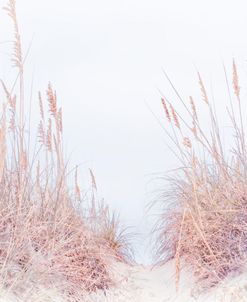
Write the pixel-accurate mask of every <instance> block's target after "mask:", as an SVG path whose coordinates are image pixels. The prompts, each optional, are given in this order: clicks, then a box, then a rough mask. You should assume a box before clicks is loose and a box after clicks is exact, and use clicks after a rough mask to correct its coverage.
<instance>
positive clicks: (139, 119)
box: [0, 0, 247, 263]
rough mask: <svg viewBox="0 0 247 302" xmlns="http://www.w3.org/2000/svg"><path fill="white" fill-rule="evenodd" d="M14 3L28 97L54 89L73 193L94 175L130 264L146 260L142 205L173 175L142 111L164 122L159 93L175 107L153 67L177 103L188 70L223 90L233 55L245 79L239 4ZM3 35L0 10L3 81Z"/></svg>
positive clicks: (189, 79) (189, 85) (191, 78)
mask: <svg viewBox="0 0 247 302" xmlns="http://www.w3.org/2000/svg"><path fill="white" fill-rule="evenodd" d="M16 2H17V11H18V17H19V24H20V28H21V33H22V40H23V46H24V50H25V51H27V49H28V47H29V45H31V49H30V52H29V54H28V59H27V63H26V73H27V75H28V76H29V77H30V78H32V79H33V83H34V84H33V86H34V89H33V90H34V91H38V90H43V91H44V90H45V88H46V86H47V83H48V82H49V81H50V82H51V83H52V84H53V86H54V88H55V89H56V90H57V95H58V99H59V103H60V104H61V105H62V107H63V112H64V114H63V115H64V128H65V145H66V152H67V155H68V157H70V160H71V164H81V168H80V169H81V180H82V186H83V181H84V180H85V178H86V176H85V175H87V173H88V168H91V169H93V171H94V174H95V177H96V181H97V184H98V188H99V194H100V196H102V197H104V199H105V200H106V202H107V203H109V205H110V206H111V208H112V209H113V210H114V211H116V212H117V213H119V214H120V217H121V219H122V221H123V223H125V224H127V225H130V226H132V227H133V228H132V229H133V231H134V232H135V233H139V236H138V239H137V240H136V244H135V249H136V254H137V260H138V261H139V262H142V263H146V262H149V261H150V259H151V248H150V243H149V239H147V238H149V236H148V234H149V232H150V231H151V229H152V224H153V222H154V221H155V215H154V214H155V213H154V212H153V213H152V212H149V213H147V212H146V211H147V205H148V204H149V203H150V202H151V201H152V200H154V199H155V196H156V193H157V191H156V190H158V189H162V187H161V184H159V185H157V184H156V182H155V180H156V179H157V178H158V176H160V175H164V176H165V175H166V173H167V171H169V170H170V169H174V168H177V167H178V162H177V161H176V159H175V158H174V156H173V155H172V154H171V152H170V151H169V148H168V146H167V144H169V141H168V139H167V137H166V135H165V133H164V131H163V130H162V129H161V127H160V125H159V123H157V120H156V118H155V117H154V115H153V114H152V112H151V111H153V112H154V114H155V116H156V117H157V118H158V120H159V121H160V122H161V123H163V122H164V116H163V112H162V107H161V104H160V92H159V90H161V91H162V92H163V93H165V95H169V96H170V97H171V98H174V101H175V102H176V100H175V97H174V95H173V94H172V91H171V87H170V86H169V84H168V82H167V80H166V79H165V77H164V74H163V72H162V69H165V70H166V71H167V72H168V74H169V75H170V77H171V79H172V80H173V82H174V84H175V86H176V87H177V89H178V90H179V91H181V93H182V95H183V96H185V97H188V96H189V95H191V94H195V95H196V96H198V95H199V93H198V87H197V86H198V85H197V84H198V80H197V75H196V71H197V70H200V72H201V73H202V74H203V76H204V78H205V81H206V83H208V86H210V87H211V86H213V87H214V89H215V90H216V91H219V90H221V88H222V90H224V83H223V82H224V81H223V70H222V62H224V63H225V64H226V66H227V67H229V66H231V60H232V58H233V57H235V58H236V59H237V61H238V64H239V68H240V70H241V71H242V72H243V76H246V67H247V66H246V64H247V61H246V59H247V38H246V28H247V18H246V17H247V4H246V1H239V0H235V1H232V0H228V1H227V0H225V1H222V0H218V1H215V0H214V1H212V0H208V1H202V0H196V1H194V0H187V1H181V0H173V1H168V0H131V1H130V0H125V1H118V0H105V1H100V0H90V1H89V0H88V1H86V0H70V1H64V0H52V1H51V0H36V1H33V0H32V1H31V0H17V1H16ZM5 4H6V1H5V0H1V1H0V5H1V6H4V5H5ZM11 35H12V31H11V23H10V21H9V20H8V18H6V16H5V12H4V11H2V12H1V13H0V56H1V58H2V59H1V62H0V67H1V75H2V76H3V78H8V76H9V75H10V74H11V70H10V68H9V61H8V60H9V58H10V54H9V53H8V52H7V51H6V50H5V46H6V41H8V40H10V39H11ZM1 37H2V38H1ZM1 42H2V43H1ZM245 80H246V79H245ZM212 83H213V84H212ZM26 89H27V90H28V89H30V90H31V87H30V88H29V87H26ZM218 100H219V101H218V105H219V106H220V105H221V102H222V98H221V97H219V99H218ZM34 102H35V100H34ZM178 106H179V105H178Z"/></svg>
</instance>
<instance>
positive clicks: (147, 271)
mask: <svg viewBox="0 0 247 302" xmlns="http://www.w3.org/2000/svg"><path fill="white" fill-rule="evenodd" d="M119 272H121V278H122V279H121V280H119V285H118V286H117V287H116V288H115V289H113V290H111V291H108V292H107V293H106V296H105V295H103V294H97V295H93V296H92V297H91V298H92V300H91V299H90V300H88V301H93V302H118V301H119V302H132V301H133V302H174V301H175V302H196V301H197V302H243V301H244V302H247V273H246V274H242V275H241V276H238V277H235V278H232V279H230V280H227V281H225V282H224V284H221V285H220V286H218V287H217V288H214V289H211V290H209V291H207V292H206V293H204V294H200V293H199V292H198V291H197V289H196V288H197V287H196V285H195V282H194V278H193V276H192V274H191V273H190V272H189V271H188V270H187V271H184V272H183V273H182V274H181V280H180V287H179V291H178V292H176V288H175V266H174V262H170V263H168V264H167V265H165V266H164V267H162V268H154V269H152V268H149V267H143V266H136V267H131V268H129V267H126V266H124V265H119V266H118V273H119Z"/></svg>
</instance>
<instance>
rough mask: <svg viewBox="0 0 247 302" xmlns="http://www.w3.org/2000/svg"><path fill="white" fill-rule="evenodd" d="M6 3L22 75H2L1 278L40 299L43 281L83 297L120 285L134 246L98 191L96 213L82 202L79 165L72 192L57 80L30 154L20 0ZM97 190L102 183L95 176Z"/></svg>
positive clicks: (6, 287) (9, 287)
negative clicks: (115, 266) (117, 271)
mask: <svg viewBox="0 0 247 302" xmlns="http://www.w3.org/2000/svg"><path fill="white" fill-rule="evenodd" d="M5 9H6V10H7V12H8V14H9V16H10V17H11V19H12V21H13V24H14V41H13V44H14V52H13V62H14V65H15V67H17V72H18V74H17V81H16V82H15V83H14V85H13V83H5V82H3V81H1V84H2V89H3V92H4V94H5V96H6V98H5V101H4V102H3V110H2V113H1V119H0V198H1V202H0V218H1V219H0V282H1V285H2V287H3V289H4V290H6V291H7V292H9V293H14V294H16V295H18V296H21V297H25V299H24V298H23V299H24V300H25V301H33V300H32V294H35V290H36V289H37V284H39V285H40V287H42V288H45V289H47V290H48V291H49V290H51V291H53V290H55V291H57V292H59V293H60V294H61V295H63V296H64V297H66V299H68V300H69V301H76V297H79V296H80V297H82V296H83V294H84V293H89V292H92V291H95V290H98V289H100V290H106V289H107V288H109V287H110V286H111V285H113V280H112V278H111V265H112V263H113V262H115V261H120V260H121V261H126V262H127V261H128V259H130V258H131V253H130V248H129V245H127V241H126V240H125V237H124V236H123V234H122V233H121V231H120V233H119V230H118V229H117V224H118V222H117V220H115V218H114V217H113V218H112V217H111V215H110V212H109V210H108V208H107V207H105V206H102V207H99V206H98V205H97V200H96V198H95V196H94V197H93V198H92V199H91V200H90V210H89V211H85V209H83V208H82V206H81V203H82V201H84V200H83V199H82V198H81V194H80V187H79V185H78V176H77V169H76V172H75V185H74V190H73V192H72V193H71V186H70V185H69V184H70V181H69V176H70V175H69V174H70V173H69V172H68V171H69V170H68V167H67V165H66V163H65V159H64V155H63V139H62V137H63V125H62V110H61V108H59V107H58V102H57V96H56V92H55V90H54V89H53V88H52V85H51V84H49V85H48V88H47V91H46V97H45V98H46V100H47V102H44V101H43V98H44V96H43V95H42V94H41V93H39V94H38V100H39V107H40V123H39V126H38V133H37V144H38V147H37V148H36V149H35V151H34V153H31V152H30V150H31V149H32V148H30V146H29V142H30V135H31V133H30V131H31V129H27V125H26V124H25V121H26V120H28V119H29V117H28V116H25V114H24V113H25V95H24V87H25V85H24V61H23V55H22V49H21V36H20V32H19V27H18V22H17V18H16V4H15V1H14V0H10V1H9V2H8V5H7V7H6V8H5ZM9 87H11V89H10V88H9ZM45 105H46V106H45ZM47 112H48V113H47ZM91 175H93V174H92V173H91ZM92 188H93V190H95V189H96V184H95V181H94V183H92ZM88 213H89V214H90V215H88ZM92 213H94V215H92ZM96 221H97V223H96ZM96 225H97V229H96V228H95V226H96ZM119 234H120V235H119ZM119 236H120V237H119ZM121 236H122V237H121ZM27 293H28V294H27Z"/></svg>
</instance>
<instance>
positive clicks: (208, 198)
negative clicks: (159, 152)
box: [156, 60, 247, 288]
mask: <svg viewBox="0 0 247 302" xmlns="http://www.w3.org/2000/svg"><path fill="white" fill-rule="evenodd" d="M223 71H224V73H223V74H224V76H223V80H224V82H225V90H226V95H227V102H226V105H225V108H226V113H227V114H226V115H227V116H228V121H225V123H226V124H227V127H228V130H227V134H228V137H227V138H226V137H225V136H224V134H223V133H222V125H221V124H220V122H219V120H220V119H219V117H220V115H222V114H223V113H222V111H221V112H217V109H215V103H214V100H213V98H212V96H211V93H210V94H209V93H208V91H207V89H206V85H205V84H204V81H203V79H202V76H201V75H200V74H199V73H198V82H199V86H198V88H199V89H200V93H201V99H199V100H198V99H194V98H193V97H192V96H190V97H188V100H184V99H183V98H182V97H181V95H180V94H179V93H178V91H177V90H176V89H175V88H174V85H173V83H172V82H171V81H170V79H169V78H168V76H167V75H166V77H167V79H168V81H170V84H171V85H172V87H173V89H174V92H175V94H176V99H177V100H178V101H179V102H180V109H181V108H182V109H184V113H181V112H180V111H179V110H176V108H175V106H174V104H173V103H174V102H171V101H170V100H169V98H166V97H165V96H163V97H162V99H161V101H162V106H163V109H164V114H165V116H166V119H167V123H168V126H169V125H170V127H171V128H169V127H168V126H165V127H164V129H165V131H166V133H167V135H168V136H169V138H170V139H171V141H172V144H173V150H175V154H176V156H177V157H178V160H179V162H180V163H181V165H180V169H179V171H178V172H177V173H175V175H173V176H172V177H171V178H169V179H168V183H169V185H170V190H168V191H165V192H163V193H162V194H161V197H160V200H159V205H160V206H161V208H162V214H161V215H160V219H159V223H158V224H157V226H156V229H157V231H158V240H157V257H158V260H159V261H160V263H166V262H167V261H168V260H170V259H174V260H175V264H176V282H177V286H178V285H179V278H180V272H181V269H182V263H183V264H184V263H186V264H187V265H189V267H191V268H192V269H193V271H194V274H195V276H196V278H197V280H198V282H199V284H200V286H202V288H208V287H212V286H215V285H216V284H218V283H219V282H221V281H223V280H224V279H225V278H226V277H229V276H230V275H235V274H238V273H241V272H242V271H243V270H244V267H245V264H246V256H247V182H246V180H247V178H246V176H247V146H246V134H245V129H246V112H245V109H246V106H245V100H244V93H243V95H242V94H241V92H242V90H241V89H240V84H239V75H238V71H237V65H236V63H235V61H234V60H233V62H232V76H231V78H229V76H228V72H227V71H226V70H225V68H223ZM224 78H225V79H224ZM209 95H210V96H209ZM221 106H222V105H221ZM198 108H200V109H201V110H199V109H198ZM206 114H208V117H209V118H208V119H207V121H210V122H207V123H206V124H205V123H204V124H203V123H202V122H201V121H202V119H203V117H205V115H206ZM169 129H170V130H169ZM229 134H230V135H229ZM231 136H232V138H231ZM225 139H227V141H228V142H231V141H232V143H230V146H229V147H228V146H227V144H226V141H225Z"/></svg>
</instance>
